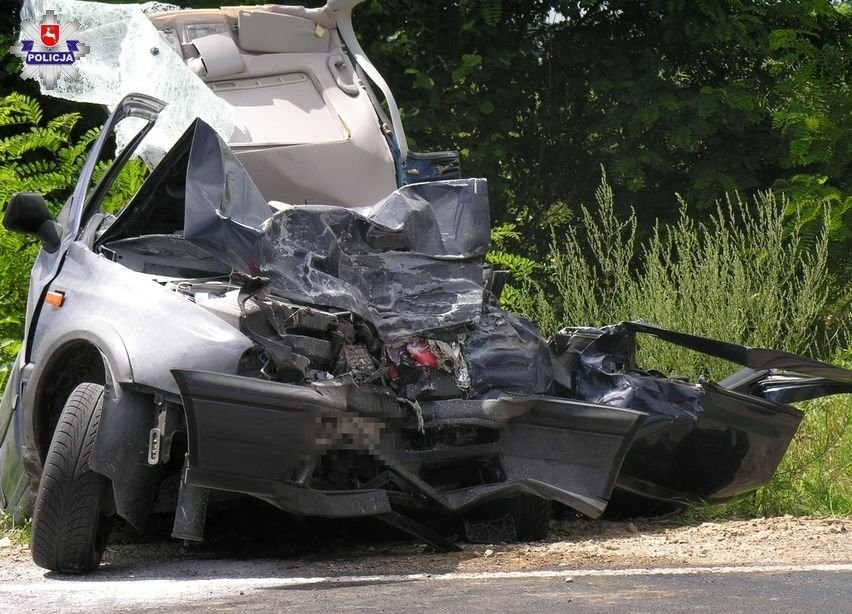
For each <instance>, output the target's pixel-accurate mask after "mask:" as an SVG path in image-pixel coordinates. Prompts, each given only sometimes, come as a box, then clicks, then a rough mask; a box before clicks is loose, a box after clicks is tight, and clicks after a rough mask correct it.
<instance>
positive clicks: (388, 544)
mask: <svg viewBox="0 0 852 614" xmlns="http://www.w3.org/2000/svg"><path fill="white" fill-rule="evenodd" d="M238 526H239V528H240V530H236V529H235V528H234V527H232V530H231V531H224V532H221V533H224V534H223V535H220V536H219V537H214V538H213V539H211V540H209V541H207V542H205V543H203V544H200V545H193V546H191V547H188V548H187V547H184V546H183V545H182V544H180V543H179V542H177V541H151V542H143V543H139V542H138V540H137V543H123V544H122V543H112V544H111V545H110V546H109V547H108V549H107V552H106V554H105V556H104V564H105V567H106V568H110V567H112V568H115V569H125V568H127V567H129V566H132V567H137V566H139V565H140V564H141V566H142V567H144V565H145V563H146V562H150V563H154V562H157V563H159V562H167V561H173V562H179V563H181V564H182V565H183V566H187V564H189V565H188V566H189V567H191V562H192V561H193V560H211V559H215V560H227V559H234V560H241V561H246V560H251V559H275V560H276V561H278V562H280V564H281V566H282V568H283V569H298V570H299V572H300V573H302V572H304V573H312V574H323V575H355V574H379V573H381V574H400V573H447V572H484V571H520V570H535V569H542V570H545V569H546V570H553V569H582V568H602V567H603V568H607V567H612V568H638V567H677V566H731V565H754V564H758V565H766V564H773V563H786V564H796V563H832V562H852V518H833V519H816V518H796V517H791V516H783V517H778V518H762V519H752V520H726V521H720V522H705V523H701V524H695V525H688V524H685V523H684V520H683V519H673V520H635V521H618V522H616V521H605V520H598V521H588V520H569V521H554V522H553V525H552V534H551V537H550V538H549V539H548V540H546V541H542V542H532V543H521V544H492V545H479V544H464V545H463V546H462V551H461V552H451V553H435V552H432V551H431V550H430V549H429V548H427V547H425V546H424V545H423V544H417V543H415V542H412V541H411V540H405V539H396V538H395V536H394V537H391V538H388V537H387V534H386V533H382V532H381V529H379V528H377V527H371V526H367V527H365V526H363V525H359V524H357V523H355V524H350V525H346V524H342V525H341V524H338V525H331V526H332V529H331V530H328V526H327V525H321V526H319V527H317V526H293V527H289V528H286V529H284V530H281V531H276V532H270V531H269V529H268V527H266V528H264V527H262V526H255V527H252V528H251V529H249V530H248V531H247V532H246V530H244V529H245V526H246V525H245V524H244V523H240V524H239V525H238ZM113 541H122V538H121V535H119V536H118V538H117V540H113ZM43 573H44V572H43V570H39V569H38V568H36V567H35V566H33V564H32V561H31V559H30V556H29V551H28V550H27V549H26V547H22V546H15V545H9V544H8V543H0V582H3V581H10V580H22V579H26V578H28V577H34V576H35V575H41V574H43Z"/></svg>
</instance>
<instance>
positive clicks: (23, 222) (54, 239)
mask: <svg viewBox="0 0 852 614" xmlns="http://www.w3.org/2000/svg"><path fill="white" fill-rule="evenodd" d="M3 226H5V227H6V229H7V230H11V231H13V232H21V233H24V234H28V235H35V236H37V237H38V238H39V239H41V244H42V246H43V247H44V249H45V250H47V251H49V252H54V251H56V248H58V247H59V243H60V242H61V241H62V230H63V228H62V226H61V225H59V224H57V223H56V222H54V221H53V217H51V215H50V210H49V209H48V208H47V203H46V202H45V201H44V197H42V195H41V194H36V193H35V192H17V193H16V194H14V195H12V198H10V199H9V204H8V205H6V213H5V214H4V215H3Z"/></svg>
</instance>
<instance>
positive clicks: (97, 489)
mask: <svg viewBox="0 0 852 614" xmlns="http://www.w3.org/2000/svg"><path fill="white" fill-rule="evenodd" d="M356 4H358V1H357V0H352V1H342V2H330V3H329V4H328V5H326V6H325V7H323V8H322V9H305V8H302V7H290V6H264V7H245V8H226V9H216V10H190V11H167V12H162V13H158V14H154V15H149V16H147V17H146V19H147V20H148V21H147V24H148V26H149V27H150V28H151V31H152V32H154V33H155V35H156V36H157V39H156V40H157V41H159V42H158V43H157V46H156V47H150V46H148V47H145V52H146V53H147V52H148V50H149V48H150V54H149V55H150V57H149V58H148V60H150V61H154V62H161V61H162V62H170V63H171V64H170V65H177V64H176V63H178V64H180V66H181V67H182V68H181V70H183V71H184V72H185V73H186V74H189V76H188V77H187V79H188V81H191V82H192V83H194V84H195V85H194V86H195V87H199V88H203V89H204V91H205V92H206V93H212V95H213V96H214V97H215V98H216V99H217V100H218V101H220V102H223V103H224V104H226V105H227V107H228V108H229V109H231V111H232V116H231V119H230V120H229V121H230V122H231V123H232V126H231V128H232V129H231V130H228V131H226V132H227V135H225V136H223V133H222V130H221V128H217V127H214V126H213V125H211V122H208V121H205V120H204V119H201V118H195V119H193V120H191V121H189V122H186V123H185V124H184V125H183V126H182V127H181V129H182V135H181V136H180V138H178V139H177V141H176V142H175V143H174V144H172V145H170V146H169V147H168V149H167V150H165V151H163V152H162V156H161V159H159V160H158V163H157V164H156V165H155V166H154V168H153V170H152V172H151V173H150V175H149V176H148V178H147V179H146V180H145V182H144V183H143V185H142V186H141V188H140V189H139V190H138V192H137V193H136V194H135V195H134V196H133V197H132V198H131V199H130V200H129V202H127V203H126V205H125V206H124V207H123V208H121V210H120V211H119V212H118V213H116V214H111V213H109V212H108V211H106V210H105V209H104V207H103V203H104V202H105V200H106V199H107V198H108V196H109V195H110V193H111V189H113V187H114V183H115V181H116V178H117V177H118V176H119V174H120V173H121V171H122V169H123V167H124V166H125V165H126V164H127V163H128V160H129V159H130V158H131V157H132V156H134V155H142V156H143V157H145V156H146V155H147V154H146V152H145V151H143V150H144V147H145V144H146V139H147V137H149V136H150V135H152V134H154V131H155V130H156V129H157V126H158V124H160V123H161V121H162V120H163V118H164V117H165V116H166V114H167V112H168V109H169V107H170V106H172V104H173V102H172V101H171V100H170V101H169V104H168V105H167V104H166V103H165V102H163V101H161V100H159V99H157V98H156V97H154V96H152V95H150V93H134V94H130V95H127V96H124V97H123V98H122V99H121V101H120V102H118V103H117V104H115V105H114V107H115V108H114V110H113V111H112V113H111V115H110V117H109V119H108V120H107V122H106V124H105V126H104V130H103V132H102V134H101V136H100V138H99V139H98V140H97V141H96V143H95V144H94V146H93V148H92V150H91V152H90V154H89V158H88V160H87V162H86V164H85V166H84V168H83V170H82V172H81V174H80V178H79V182H78V184H77V187H76V189H75V191H74V194H73V196H72V197H71V198H70V199H69V200H68V202H67V203H66V205H65V207H64V208H63V209H62V211H61V213H60V214H59V216H58V218H57V219H56V220H54V219H52V217H51V216H50V213H49V211H48V209H47V206H46V204H45V202H44V199H43V198H42V197H41V196H40V195H38V194H32V193H20V194H17V195H15V196H14V197H13V198H12V199H11V200H10V202H9V203H8V205H7V207H6V211H5V215H4V225H5V226H6V228H8V229H10V230H13V231H17V232H24V233H30V234H33V235H36V236H38V237H39V239H40V240H41V242H42V250H41V251H40V253H39V255H38V258H37V260H36V263H35V265H34V267H33V271H32V277H31V285H30V290H29V302H28V306H27V314H26V331H25V340H24V343H23V347H22V350H21V353H20V355H19V357H18V359H17V361H16V363H15V366H14V369H13V370H12V372H11V374H10V377H9V381H8V384H7V386H6V390H5V394H4V396H3V401H2V405H0V442H2V447H0V499H1V500H0V504H2V506H3V508H4V509H6V510H9V511H10V512H12V513H14V514H15V515H17V516H26V515H29V514H32V515H33V534H32V542H31V548H32V553H33V558H34V560H35V562H36V563H37V564H38V565H40V566H42V567H45V568H47V569H51V570H56V571H59V572H64V573H83V572H87V571H91V570H93V569H95V568H96V567H97V566H98V564H99V562H100V559H101V556H102V554H103V550H104V546H105V544H106V540H107V537H108V535H109V530H110V523H111V519H112V518H114V517H115V516H119V517H121V518H123V519H125V520H126V521H128V522H129V523H130V524H131V525H133V526H136V527H137V528H141V527H143V526H144V525H145V523H146V520H147V519H148V518H149V516H150V515H151V514H152V513H155V512H168V513H171V514H172V515H173V517H174V521H173V528H172V535H173V536H174V537H176V538H180V539H184V540H190V541H194V540H195V541H197V540H201V539H203V537H204V529H205V518H206V510H207V506H208V504H210V503H213V502H215V501H217V500H221V499H223V498H228V497H246V496H248V497H252V498H255V499H260V500H262V501H265V502H268V503H269V504H271V505H273V506H276V507H278V508H280V509H282V510H285V511H287V512H290V513H292V514H297V515H304V516H320V517H328V518H344V517H364V516H369V517H374V518H376V519H378V520H380V521H383V522H386V523H387V524H389V525H391V526H394V527H396V528H398V529H401V530H403V531H406V532H408V533H410V534H412V535H414V536H416V537H417V538H418V539H420V540H422V541H424V542H426V543H428V544H431V545H432V546H433V547H435V548H437V549H444V550H447V549H452V548H454V547H455V546H454V544H453V542H452V540H451V539H450V537H451V536H448V535H444V534H443V533H441V532H440V531H438V530H436V529H435V528H434V526H431V525H430V523H429V522H427V521H425V520H424V518H428V517H430V516H442V515H443V516H449V517H454V518H459V519H462V520H463V521H464V527H465V529H464V530H465V534H466V537H467V538H468V539H471V540H480V541H497V540H508V539H513V538H519V539H538V538H542V537H544V536H545V535H546V533H547V528H548V521H549V518H550V511H551V505H552V503H553V502H556V503H558V504H561V505H564V506H567V507H568V508H570V509H573V510H576V511H577V512H580V513H582V514H586V515H588V516H591V517H597V516H599V515H600V514H601V513H602V512H603V511H604V509H605V508H606V506H607V502H608V500H609V498H610V496H611V494H612V492H613V489H614V488H620V489H623V490H625V491H629V492H633V493H636V494H638V495H641V496H644V497H647V498H649V500H675V501H682V500H687V499H691V498H692V499H694V498H706V499H711V500H718V499H722V498H725V497H728V496H734V495H737V494H740V493H742V492H747V491H749V490H753V489H754V488H756V487H758V486H760V485H761V484H762V483H763V482H765V480H766V479H768V477H769V476H770V475H771V474H772V471H773V470H774V468H775V466H776V465H777V463H778V461H779V460H780V458H781V457H782V456H783V453H784V450H785V449H786V447H787V445H788V444H789V441H790V439H791V438H792V436H793V434H794V433H795V430H796V427H797V425H798V422H799V420H800V419H801V414H800V412H798V410H796V409H794V408H792V407H789V406H788V405H786V404H785V403H786V402H788V401H794V400H799V399H802V398H809V397H812V396H819V395H821V394H830V393H834V392H845V391H849V390H850V386H852V374H850V372H848V371H845V370H843V369H838V368H835V367H831V366H830V365H825V364H823V363H819V362H817V361H813V360H811V359H807V358H802V357H796V356H792V355H788V354H784V353H781V352H772V351H768V350H766V351H764V350H748V349H746V348H741V347H739V346H734V345H731V344H725V343H721V342H715V341H711V340H704V339H700V338H697V337H690V336H688V335H682V334H680V333H672V332H670V331H665V330H662V329H657V328H654V327H651V326H649V325H644V324H637V323H624V324H620V325H616V326H613V327H608V328H603V329H591V328H571V329H565V330H563V331H560V332H559V333H558V334H556V335H555V336H554V337H553V338H552V339H550V340H546V339H544V338H542V336H541V334H540V333H539V332H538V330H537V329H536V327H535V326H534V325H533V324H532V323H530V322H528V321H526V320H524V319H523V318H520V317H518V316H515V315H513V314H510V313H508V312H506V311H504V310H502V309H501V308H500V307H499V295H500V287H501V282H502V280H503V278H502V276H501V274H500V273H499V272H495V271H493V270H491V269H490V268H489V267H487V266H486V265H485V255H486V253H487V250H488V247H489V237H490V223H489V207H488V189H487V183H486V181H485V180H483V179H467V178H462V176H461V174H460V172H459V161H458V155H457V154H455V153H453V152H437V153H430V154H418V153H415V152H410V151H408V149H407V146H406V143H405V137H404V132H403V128H402V123H401V121H400V118H399V113H398V110H397V108H396V104H395V103H394V101H393V97H392V94H391V93H390V91H389V89H388V88H387V84H386V83H385V82H384V80H383V79H382V78H381V75H380V74H379V73H378V71H377V70H376V69H375V67H374V66H373V65H372V64H371V63H370V62H369V60H368V59H367V58H366V56H365V55H364V53H363V50H361V48H360V46H359V45H358V41H357V40H356V39H355V36H354V33H353V30H352V24H351V10H352V8H353V7H354V6H355V5H356ZM140 27H141V26H140ZM155 50H156V53H155ZM152 58H153V59H152ZM190 73H191V74H190ZM371 83H372V85H371ZM373 86H375V88H376V89H375V90H374V89H373ZM198 91H201V90H198ZM377 92H378V93H377ZM379 95H381V97H382V98H383V99H384V104H382V102H380V99H379ZM199 96H201V94H199ZM185 103H186V101H185V100H182V101H175V102H174V104H185ZM128 121H130V122H131V123H133V125H134V130H135V132H134V133H133V134H132V136H130V137H129V138H125V137H126V133H125V137H121V138H125V140H124V146H123V148H122V149H121V150H120V152H119V153H118V155H117V156H116V158H115V160H114V162H112V163H111V165H110V166H109V168H108V170H107V171H106V172H105V173H104V174H103V175H102V176H101V178H100V180H99V181H97V182H96V181H94V180H93V176H94V173H95V167H96V165H97V164H98V163H99V161H101V160H104V159H108V158H111V157H112V151H111V150H110V148H109V143H110V139H111V138H112V136H111V135H113V134H114V133H116V132H120V129H121V127H122V126H123V125H126V123H127V122H128ZM213 123H215V122H213ZM637 333H638V334H651V335H655V336H657V337H660V338H663V339H667V340H669V341H672V342H674V343H681V344H685V345H687V346H689V347H693V348H694V349H696V350H698V351H704V352H706V353H708V354H711V355H714V356H719V355H723V354H724V355H725V356H727V357H729V359H731V360H734V361H735V362H739V363H741V364H743V365H744V366H745V367H746V369H745V370H744V371H741V372H740V373H738V374H737V375H735V376H732V378H729V379H728V380H726V381H722V382H719V383H713V382H699V383H697V384H694V383H688V382H683V381H680V380H675V379H669V378H667V377H665V376H663V375H660V374H655V373H651V372H646V371H642V370H641V369H640V368H639V367H638V365H636V364H635V343H636V342H635V336H636V334H637ZM720 459H724V460H720Z"/></svg>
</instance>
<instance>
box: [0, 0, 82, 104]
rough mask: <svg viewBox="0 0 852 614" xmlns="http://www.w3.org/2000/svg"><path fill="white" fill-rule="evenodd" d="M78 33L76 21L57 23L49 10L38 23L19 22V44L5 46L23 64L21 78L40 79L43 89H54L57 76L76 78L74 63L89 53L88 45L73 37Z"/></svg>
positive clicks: (78, 73)
mask: <svg viewBox="0 0 852 614" xmlns="http://www.w3.org/2000/svg"><path fill="white" fill-rule="evenodd" d="M79 31H80V24H79V22H77V21H76V20H74V21H67V22H60V21H59V20H58V19H57V18H56V14H55V13H54V12H53V11H45V13H44V18H42V20H41V23H34V22H32V21H24V22H22V23H21V42H20V43H18V44H17V45H12V46H11V47H9V52H10V53H12V54H14V55H16V56H18V57H19V58H21V59H22V60H23V61H24V69H23V70H22V71H21V78H23V79H38V77H41V81H42V84H43V85H44V89H46V90H52V89H53V88H55V87H56V83H57V81H59V78H60V77H65V79H78V78H79V77H80V72H79V71H78V70H77V68H76V67H75V66H74V63H75V62H76V61H77V60H79V59H80V58H82V57H83V56H84V55H86V54H87V53H89V46H88V45H86V44H84V43H81V42H80V41H79V40H78V39H77V38H75V37H76V36H77V33H78V32H79Z"/></svg>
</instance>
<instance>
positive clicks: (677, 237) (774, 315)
mask: <svg viewBox="0 0 852 614" xmlns="http://www.w3.org/2000/svg"><path fill="white" fill-rule="evenodd" d="M596 199H597V207H596V208H593V209H590V208H586V207H583V208H582V209H581V215H580V216H579V220H580V221H579V223H578V224H576V225H575V226H574V227H573V228H572V229H571V230H569V231H568V233H567V234H566V235H565V236H563V237H557V236H555V235H554V237H553V239H552V243H551V248H550V257H549V259H548V265H547V269H548V273H549V280H550V282H551V283H552V285H553V287H554V288H555V296H556V298H555V300H553V301H551V303H550V306H549V307H543V306H542V304H541V301H540V300H538V299H537V298H536V296H535V295H534V296H531V297H528V299H527V303H526V304H522V306H523V307H524V311H525V313H526V314H527V315H529V316H532V317H538V318H542V317H543V319H544V321H545V322H558V323H560V325H586V326H600V325H604V324H607V323H612V322H617V321H621V320H644V321H646V322H650V323H653V324H656V325H659V326H662V327H665V328H672V329H675V330H680V331H683V332H688V333H692V334H695V335H702V336H707V337H714V338H717V339H721V340H725V341H732V342H735V343H742V344H745V345H749V346H753V347H773V348H779V349H783V350H787V351H790V352H797V353H811V354H821V353H822V352H823V351H825V349H826V348H831V347H837V345H838V344H839V343H840V342H841V341H842V339H843V331H844V330H848V327H849V317H848V314H847V315H846V316H845V317H843V318H842V319H843V321H842V322H840V323H837V322H836V321H835V323H834V326H835V328H839V329H841V331H840V332H837V331H836V330H835V332H834V336H833V338H829V339H826V330H827V329H826V325H825V324H826V322H825V317H824V316H825V314H826V313H827V311H828V300H829V290H830V280H831V278H830V276H829V272H828V268H827V264H826V263H827V245H828V243H827V232H826V230H827V228H826V226H825V225H824V226H823V228H822V230H821V231H820V232H819V233H817V235H816V237H815V238H814V240H812V241H810V242H805V241H803V239H802V237H801V236H800V235H799V234H798V233H797V232H796V231H792V232H791V231H789V229H786V228H785V225H784V213H783V211H784V207H783V203H779V202H777V201H776V199H775V197H774V196H773V195H772V194H771V193H762V194H759V195H758V196H757V197H755V199H754V201H753V202H752V203H744V202H743V201H742V200H740V199H739V197H735V198H733V199H730V200H728V201H727V202H726V203H725V204H724V205H719V206H718V208H717V211H716V214H715V216H714V217H712V218H711V219H710V220H709V221H707V222H696V221H694V220H692V219H691V218H690V217H689V216H688V215H687V210H686V205H685V204H684V203H683V202H681V212H680V217H679V219H678V221H677V223H676V224H674V225H673V226H670V227H661V226H659V225H658V226H657V227H656V228H655V229H654V231H653V232H652V233H651V235H650V237H649V238H648V239H647V240H645V241H644V242H642V243H641V245H640V244H639V241H638V239H637V222H636V217H635V214H632V213H631V215H630V216H629V217H628V218H627V219H619V217H618V216H617V215H616V213H615V207H614V203H613V196H612V191H611V189H610V188H609V186H608V185H607V184H606V181H605V177H604V182H603V183H602V185H601V186H600V188H599V189H598V190H597V193H596ZM543 311H545V312H549V313H542V312H543ZM641 341H642V344H641V347H640V357H639V358H640V362H641V363H642V364H643V365H645V366H648V367H653V368H656V369H659V370H661V371H664V372H668V373H678V374H680V375H687V376H690V377H697V376H699V375H709V376H712V377H715V378H719V377H721V376H722V375H724V374H726V373H727V372H728V371H730V370H731V365H729V364H726V363H725V362H724V361H722V360H719V359H712V358H708V357H706V356H704V355H700V354H697V353H695V352H692V351H690V350H688V349H684V348H679V347H675V346H672V345H670V344H666V343H663V342H660V341H657V340H655V339H641Z"/></svg>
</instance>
